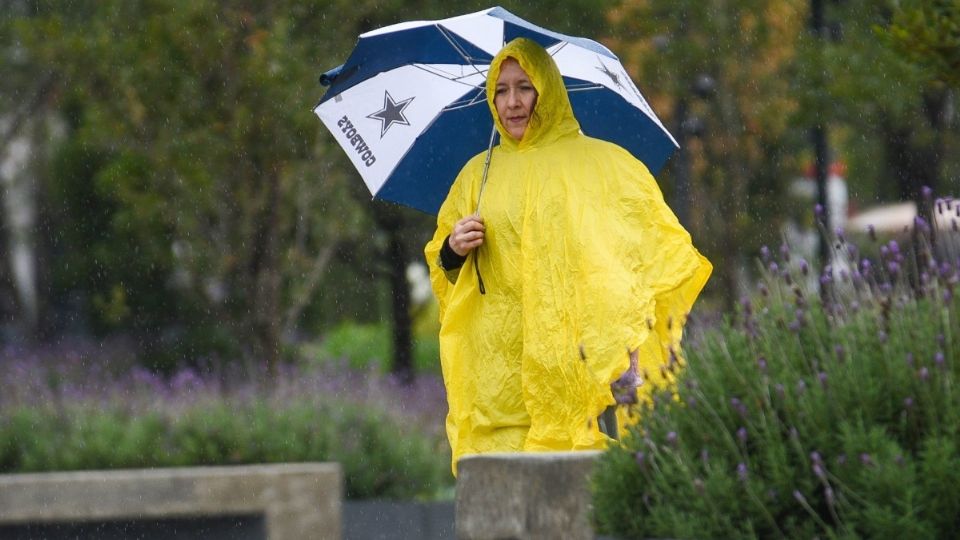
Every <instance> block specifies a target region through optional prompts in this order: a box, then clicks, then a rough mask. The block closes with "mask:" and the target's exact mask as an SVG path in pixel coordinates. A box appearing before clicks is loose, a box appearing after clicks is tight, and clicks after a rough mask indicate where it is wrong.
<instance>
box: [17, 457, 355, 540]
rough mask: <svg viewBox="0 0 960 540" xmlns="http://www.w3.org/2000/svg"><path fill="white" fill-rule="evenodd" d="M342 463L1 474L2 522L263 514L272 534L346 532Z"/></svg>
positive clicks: (294, 537) (332, 535) (280, 538)
mask: <svg viewBox="0 0 960 540" xmlns="http://www.w3.org/2000/svg"><path fill="white" fill-rule="evenodd" d="M342 484H343V479H342V473H341V470H340V466H339V465H338V464H336V463H292V464H278V465H253V466H237V467H189V468H171V469H136V470H120V471H79V472H64V473H43V474H12V475H0V525H17V524H26V523H36V524H42V523H58V522H59V523H81V522H95V521H136V520H157V519H164V518H191V517H221V516H251V515H253V516H263V519H264V522H265V524H266V527H265V529H266V538H267V539H268V540H301V539H303V538H319V539H323V538H329V539H331V540H339V539H340V537H341V522H340V516H341V499H342V489H343V488H342Z"/></svg>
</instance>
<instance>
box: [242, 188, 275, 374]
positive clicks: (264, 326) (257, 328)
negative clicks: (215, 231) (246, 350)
mask: <svg viewBox="0 0 960 540" xmlns="http://www.w3.org/2000/svg"><path fill="white" fill-rule="evenodd" d="M263 180H264V181H266V182H267V197H266V199H267V200H266V202H265V204H264V207H263V208H262V209H261V211H260V216H259V219H258V223H257V229H256V233H255V235H254V254H253V258H252V260H251V263H252V264H251V275H250V278H251V281H252V282H253V285H254V288H253V291H252V295H251V296H250V301H251V304H250V305H249V306H248V307H249V309H250V311H249V313H250V324H251V325H252V327H253V335H252V336H251V338H252V339H253V354H254V359H255V360H256V361H259V362H265V363H266V364H267V366H269V368H270V369H271V370H272V369H273V368H274V367H275V366H276V365H277V362H278V361H279V359H280V325H281V320H280V319H281V317H282V314H281V312H280V282H281V276H280V258H279V250H278V249H277V245H278V243H279V235H280V191H281V186H280V182H281V179H280V175H279V173H278V172H277V171H276V170H272V171H270V172H269V173H267V174H265V175H264V176H263Z"/></svg>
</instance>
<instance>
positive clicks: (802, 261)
mask: <svg viewBox="0 0 960 540" xmlns="http://www.w3.org/2000/svg"><path fill="white" fill-rule="evenodd" d="M809 272H810V265H809V264H807V261H806V259H800V273H801V274H803V275H807V274H808V273H809Z"/></svg>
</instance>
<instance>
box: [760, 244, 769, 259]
mask: <svg viewBox="0 0 960 540" xmlns="http://www.w3.org/2000/svg"><path fill="white" fill-rule="evenodd" d="M760 259H761V260H762V261H763V262H767V261H769V260H770V248H768V247H767V246H766V245H763V246H760Z"/></svg>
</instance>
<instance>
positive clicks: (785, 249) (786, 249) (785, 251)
mask: <svg viewBox="0 0 960 540" xmlns="http://www.w3.org/2000/svg"><path fill="white" fill-rule="evenodd" d="M780 256H781V257H783V260H784V261H785V262H790V246H788V245H787V244H786V243H783V244H780Z"/></svg>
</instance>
